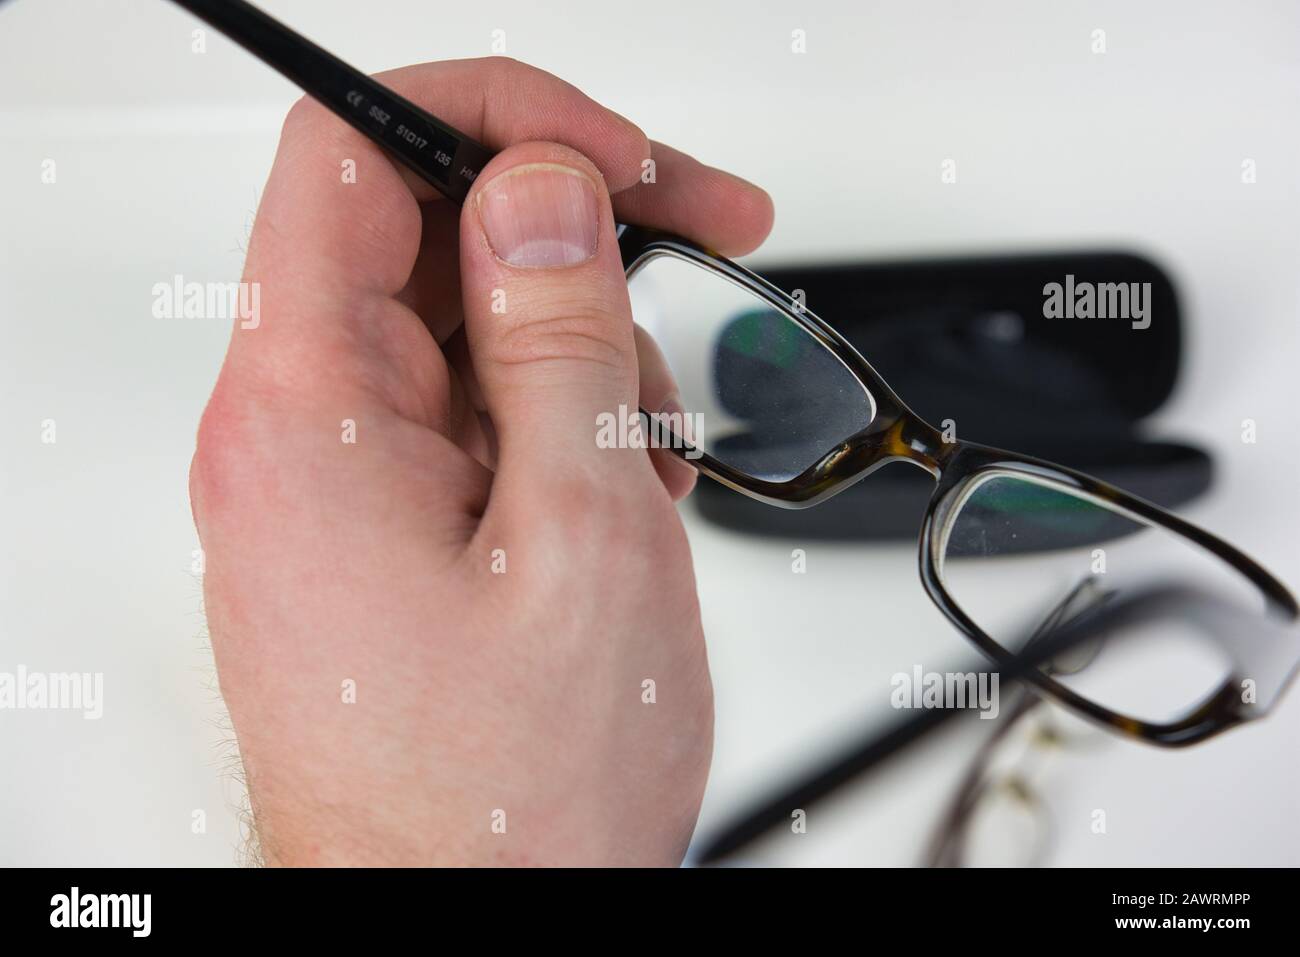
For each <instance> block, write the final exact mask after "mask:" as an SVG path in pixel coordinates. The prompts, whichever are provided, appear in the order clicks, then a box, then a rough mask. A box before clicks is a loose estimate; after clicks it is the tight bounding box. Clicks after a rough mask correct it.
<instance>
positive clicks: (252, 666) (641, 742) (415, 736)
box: [191, 59, 772, 865]
mask: <svg viewBox="0 0 1300 957" xmlns="http://www.w3.org/2000/svg"><path fill="white" fill-rule="evenodd" d="M379 79H380V80H381V82H383V83H385V84H387V85H388V86H390V87H391V88H393V89H394V90H396V91H397V92H398V93H400V94H402V95H403V96H406V97H407V98H408V99H411V100H413V101H414V102H416V103H417V104H419V105H421V106H423V107H425V108H427V109H429V110H430V111H431V112H433V113H434V114H436V115H438V116H440V117H442V118H443V119H445V120H446V121H447V122H449V123H451V124H452V125H454V126H456V127H457V128H459V129H460V130H462V131H463V132H464V133H466V134H467V135H469V136H471V137H474V138H475V139H478V140H480V141H481V142H484V143H485V144H487V145H488V146H489V147H491V148H493V149H497V150H501V151H502V152H501V153H500V155H498V156H497V157H496V158H495V159H494V160H493V161H492V162H491V163H490V164H489V165H488V166H487V168H486V169H484V170H483V172H482V173H481V174H480V176H479V178H478V181H477V183H476V184H475V188H474V190H473V192H472V193H471V194H470V196H469V198H468V200H467V202H466V204H465V206H464V209H463V212H462V210H461V209H459V208H458V207H456V206H455V205H454V204H453V203H450V202H448V201H446V200H443V199H440V198H439V197H437V196H436V194H434V192H433V191H432V190H431V189H430V188H429V187H428V186H427V185H426V184H423V183H421V182H419V181H417V180H416V179H415V178H414V177H413V176H410V175H409V174H407V173H405V171H400V172H399V170H398V169H397V168H396V167H394V165H393V164H392V163H391V162H390V161H389V160H388V159H387V158H386V157H385V156H384V154H383V153H382V152H381V151H380V150H379V149H378V148H377V147H376V146H375V145H373V144H372V143H371V142H369V141H368V140H366V139H365V138H364V137H362V136H361V135H360V134H358V133H356V132H355V131H353V130H352V129H350V128H349V127H347V126H346V125H345V124H344V123H343V122H342V121H341V120H338V119H336V118H335V117H334V116H333V115H331V114H329V113H328V112H327V111H326V110H325V109H324V108H322V107H320V106H319V105H317V104H315V103H314V102H311V101H303V102H302V103H300V104H299V105H297V106H295V108H294V109H293V111H292V112H291V114H290V116H289V118H288V119H287V121H286V123H285V128H284V132H283V136H282V139H281V143H280V148H279V151H278V154H277V156H276V160H275V165H274V168H273V170H272V173H271V176H270V180H269V182H268V184H267V187H266V190H265V192H264V195H263V199H262V203H261V207H260V209H259V211H258V215H257V219H256V223H255V227H254V230H253V235H252V237H251V240H250V245H249V252H248V260H247V265H246V270H245V276H244V278H245V281H247V282H256V283H259V284H260V295H261V298H260V312H261V315H260V321H259V323H258V324H257V327H256V328H249V329H245V328H240V327H239V324H236V328H235V331H234V334H233V336H232V339H231V343H230V348H229V351H228V353H227V356H226V360H225V364H224V366H223V368H222V370H221V375H220V377H219V379H218V382H217V384H216V387H215V389H214V391H213V395H212V398H211V400H210V402H209V404H208V407H207V410H206V412H205V413H204V416H203V421H202V424H201V426H200V429H199V438H198V448H197V451H196V454H195V457H194V463H193V467H192V471H191V497H192V502H193V507H194V514H195V520H196V523H197V525H198V529H199V533H200V538H201V541H202V544H203V547H204V550H205V554H206V574H205V582H204V591H205V599H206V611H207V616H208V622H209V628H210V632H211V636H212V644H213V650H214V653H215V657H216V663H217V669H218V675H219V677H220V682H221V690H222V694H223V696H224V697H225V701H226V704H227V706H228V707H229V709H230V714H231V718H232V720H233V723H234V728H235V731H236V734H237V737H238V741H239V747H240V752H241V756H242V758H243V761H244V767H245V772H246V776H247V783H248V787H249V792H250V799H251V802H252V807H253V811H254V814H255V817H256V821H257V828H258V833H259V838H260V843H261V850H262V854H263V856H264V857H265V859H266V860H267V861H268V862H270V863H280V864H374V863H381V864H382V863H391V864H492V863H500V864H664V865H674V864H677V863H679V862H680V860H681V858H682V855H683V853H684V850H685V848H686V845H687V842H688V840H689V838H690V836H691V832H692V830H693V828H694V825H695V820H696V816H697V814H698V810H699V803H700V799H701V795H702V792H703V789H704V784H705V780H706V777H707V772H708V766H709V760H710V756H711V750H712V720H713V702H712V691H711V686H710V681H709V674H708V666H707V662H706V657H705V648H704V640H703V634H702V631H701V627H700V619H699V609H698V605H697V599H696V594H695V582H694V575H693V572H692V569H691V561H690V554H689V551H688V548H687V542H686V538H685V535H684V532H683V530H682V527H681V524H680V522H679V520H678V517H677V514H676V510H675V508H674V506H673V500H674V498H677V497H680V496H681V495H684V494H685V493H686V492H687V491H689V489H690V487H691V485H692V483H693V481H694V472H693V470H692V469H691V468H690V467H689V466H687V465H685V464H683V463H681V462H679V461H677V460H675V459H673V458H672V457H671V456H670V454H669V453H667V452H666V451H662V450H660V451H654V452H650V453H647V452H645V451H643V450H636V449H621V450H620V449H601V448H598V447H597V445H596V442H595V435H596V421H597V420H596V417H597V415H598V414H599V413H602V412H614V411H616V410H617V409H618V407H619V406H620V405H625V406H627V407H628V408H635V407H636V405H637V404H638V403H639V404H640V405H641V406H642V407H644V408H647V409H650V410H656V409H660V408H662V407H663V406H664V404H665V402H666V401H668V400H669V399H670V398H671V397H672V394H673V392H674V386H673V383H672V379H671V376H670V375H669V373H668V371H667V369H666V368H665V367H664V364H663V362H662V359H661V358H660V357H659V356H658V354H657V352H656V351H655V349H654V347H653V344H652V343H650V342H649V340H648V339H646V338H645V337H644V336H643V335H642V334H641V333H640V332H639V331H636V332H634V327H633V323H632V319H631V311H630V307H629V304H628V296H627V288H626V283H625V281H624V277H623V269H622V266H621V263H620V260H619V253H618V248H617V244H616V240H615V236H614V222H615V219H616V218H617V219H618V220H619V221H624V222H636V223H639V224H642V225H647V226H656V227H659V228H663V229H667V230H670V231H673V232H677V233H681V234H683V235H686V236H689V237H691V238H693V239H696V240H697V241H699V242H701V243H703V244H705V245H708V246H710V247H712V248H714V249H717V250H718V251H720V252H723V253H730V254H739V253H743V252H746V251H748V250H750V249H752V248H753V247H755V246H757V245H758V243H759V242H761V241H762V239H763V237H764V236H765V235H766V233H767V231H768V229H769V228H770V225H771V217H772V211H771V204H770V201H769V200H768V198H767V196H766V194H764V193H763V192H762V191H761V190H758V189H757V188H756V187H753V186H750V185H749V184H747V183H744V182H743V181H740V180H737V179H735V178H734V177H731V176H729V175H727V174H725V173H721V172H719V171H717V170H713V169H710V168H708V167H704V166H702V165H700V164H698V163H696V162H695V161H694V160H692V159H690V158H688V157H686V156H684V155H682V154H680V153H677V152H675V151H673V150H670V149H668V148H667V147H664V146H662V145H660V144H658V143H654V144H652V143H650V142H649V141H648V140H647V139H646V137H645V135H644V134H643V133H642V132H641V131H640V130H639V129H637V128H636V127H635V126H633V125H632V124H631V123H629V122H628V121H626V120H624V119H622V118H621V117H619V116H617V115H616V114H613V113H611V112H609V111H607V110H605V109H603V108H601V107H600V106H598V105H596V104H595V103H593V102H592V101H590V100H588V99H587V98H586V97H584V96H583V95H582V94H581V93H579V92H578V91H577V90H575V89H574V88H572V87H570V86H568V85H567V84H564V83H562V82H561V81H559V80H557V79H555V78H554V77H552V76H550V75H548V74H545V73H542V72H540V71H537V70H534V69H531V68H529V67H526V66H524V65H522V64H518V63H515V62H513V61H508V60H499V59H492V60H474V61H457V62H444V63H432V64H425V65H421V66H415V67H409V68H405V69H402V70H397V71H394V72H391V73H388V74H384V75H382V76H381V77H380V78H379ZM647 158H653V159H654V160H655V164H656V182H655V183H653V184H647V183H642V182H641V181H640V176H641V172H642V162H643V160H645V159H647ZM347 160H351V161H353V162H354V163H355V171H356V174H355V182H346V181H345V179H346V177H344V176H342V175H341V171H342V170H343V168H344V164H345V161H347ZM611 194H612V209H611V199H610V196H611ZM457 245H459V254H457ZM502 296H504V298H502ZM494 303H496V304H497V305H498V309H499V308H500V305H501V304H502V303H504V306H505V310H504V312H499V311H494V309H493V306H494ZM348 423H351V424H352V425H351V427H349V425H348ZM349 438H352V439H354V441H348V439H349ZM502 571H503V573H500V572H502ZM646 679H649V680H652V681H654V682H655V685H654V688H655V699H656V700H655V703H653V704H649V703H645V702H644V701H643V681H645V680H646ZM350 698H354V700H349V699H350ZM503 825H504V833H501V831H502V826H503Z"/></svg>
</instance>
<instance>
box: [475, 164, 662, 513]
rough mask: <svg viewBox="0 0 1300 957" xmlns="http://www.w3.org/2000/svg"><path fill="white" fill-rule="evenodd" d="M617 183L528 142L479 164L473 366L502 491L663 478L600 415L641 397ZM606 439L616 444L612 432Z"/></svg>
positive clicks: (579, 490) (582, 490) (631, 408)
mask: <svg viewBox="0 0 1300 957" xmlns="http://www.w3.org/2000/svg"><path fill="white" fill-rule="evenodd" d="M614 229H615V227H614V219H613V214H612V212H611V210H610V201H609V194H608V191H607V190H606V187H605V183H604V180H603V179H602V178H601V175H600V173H599V172H597V170H596V168H595V166H593V165H592V163H591V162H590V161H589V160H587V159H586V157H584V156H582V155H581V154H579V153H576V152H574V151H573V150H571V149H568V148H567V147H563V146H558V145H555V144H551V143H523V144H519V145H517V146H512V147H510V148H509V149H507V150H506V151H505V152H503V153H501V154H500V155H498V156H497V157H495V158H494V159H493V160H492V162H491V163H489V164H488V166H487V167H486V168H485V169H484V170H483V172H482V173H481V174H480V175H479V178H478V181H477V182H476V183H475V186H474V189H473V190H472V191H471V193H470V195H469V197H468V199H467V201H466V204H465V209H464V212H463V213H462V215H461V231H460V249H461V253H460V255H461V290H462V296H463V300H464V303H463V305H464V313H465V334H466V338H467V341H468V343H469V347H470V354H471V357H472V361H473V366H474V372H475V375H476V377H477V378H478V380H479V385H480V387H481V389H482V393H483V400H484V403H485V405H486V407H487V411H488V414H489V415H490V416H491V417H492V422H493V425H494V426H495V428H496V433H497V440H498V458H497V462H498V466H497V478H496V480H495V482H494V492H493V495H494V497H495V496H496V494H497V493H498V492H503V493H505V494H506V495H507V496H510V495H511V487H512V486H519V487H523V488H528V489H531V490H534V491H536V490H540V488H541V487H543V486H546V485H552V486H558V487H556V488H555V489H554V490H555V491H556V492H557V493H558V494H562V495H573V494H575V493H576V494H587V493H589V492H591V491H593V490H594V487H596V486H599V487H604V488H611V487H615V486H621V487H622V489H623V490H624V491H632V490H633V489H628V488H627V486H628V485H629V483H631V484H632V485H634V487H635V489H636V490H644V486H643V485H642V483H643V482H649V481H651V480H654V476H655V473H654V469H653V467H652V465H651V464H650V460H649V458H648V456H647V455H646V453H645V452H644V451H642V450H640V449H638V448H623V449H611V448H601V447H600V445H598V443H597V433H598V428H597V426H598V422H600V421H602V420H605V421H607V417H608V416H610V415H619V414H620V411H621V412H622V414H625V415H626V414H629V413H630V414H635V413H636V410H637V355H636V345H635V339H634V336H633V323H632V309H631V305H630V304H629V302H628V292H627V281H626V279H625V277H624V271H623V263H622V258H621V256H620V254H619V249H618V241H617V237H616V236H615V232H614ZM603 444H605V445H608V444H609V443H608V442H606V443H603Z"/></svg>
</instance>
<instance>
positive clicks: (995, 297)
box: [691, 252, 1211, 540]
mask: <svg viewBox="0 0 1300 957" xmlns="http://www.w3.org/2000/svg"><path fill="white" fill-rule="evenodd" d="M758 272H759V273H760V274H761V275H763V276H764V277H765V278H767V279H769V280H770V281H771V282H773V283H774V284H775V285H777V286H778V287H780V288H782V289H785V290H787V291H789V292H792V293H795V294H796V295H797V293H796V290H802V291H803V292H804V294H805V296H806V305H807V307H808V308H809V309H811V310H812V311H813V312H815V313H816V314H817V315H819V316H821V317H822V318H823V319H825V320H826V321H827V322H829V323H831V324H832V325H833V326H835V328H836V329H838V330H839V332H840V333H841V334H842V335H844V336H845V337H846V338H847V339H848V340H849V341H850V342H851V343H852V344H853V345H854V346H855V347H856V348H857V349H858V351H859V352H861V353H862V355H863V356H864V357H865V358H866V359H867V361H868V362H870V363H871V364H872V365H873V366H874V367H875V368H876V370H877V371H878V372H879V373H880V374H881V375H882V376H883V377H884V378H885V380H886V381H887V382H888V383H889V384H890V385H891V386H892V387H893V388H894V391H895V392H897V393H898V395H899V396H900V397H901V398H902V399H903V401H904V402H906V403H907V404H908V405H909V406H910V407H911V408H912V409H913V410H914V411H915V412H916V413H917V414H918V415H920V416H921V417H922V418H924V419H926V420H927V421H928V422H930V424H931V425H934V426H935V427H936V428H939V429H944V428H948V427H950V428H951V429H952V430H953V431H955V435H956V437H958V438H961V439H967V440H970V441H973V442H979V443H983V444H985V445H992V446H995V447H999V448H1004V449H1008V450H1012V451H1016V452H1023V453H1027V454H1029V455H1033V456H1036V457H1039V458H1043V459H1047V460H1049V461H1052V462H1057V463H1059V464H1061V465H1066V466H1069V467H1071V468H1075V469H1078V470H1079V471H1082V472H1087V473H1089V474H1091V475H1095V476H1097V477H1098V478H1101V479H1103V480H1105V481H1108V482H1111V483H1113V484H1115V485H1118V486H1120V487H1121V488H1124V489H1126V490H1127V491H1130V492H1132V493H1134V494H1136V495H1138V496H1140V497H1142V498H1146V499H1150V500H1151V501H1153V502H1155V503H1156V504H1158V505H1163V506H1166V507H1172V506H1177V505H1180V504H1182V503H1185V502H1187V501H1189V500H1191V499H1193V498H1195V497H1196V496H1198V495H1200V494H1201V493H1202V492H1204V491H1205V490H1206V489H1207V488H1209V485H1210V481H1211V461H1210V457H1209V456H1208V455H1207V454H1206V453H1205V452H1204V451H1203V450H1201V449H1199V448H1195V447H1193V446H1191V445H1188V444H1186V443H1182V442H1177V441H1170V440H1165V439H1152V438H1149V437H1147V436H1146V434H1145V430H1144V429H1143V425H1142V422H1143V420H1144V419H1145V418H1146V417H1147V416H1149V415H1150V414H1151V413H1153V412H1155V411H1156V410H1157V409H1159V408H1160V407H1161V405H1163V404H1164V402H1165V401H1166V400H1167V399H1168V398H1169V396H1170V394H1171V393H1172V392H1173V389H1174V386H1175V384H1176V382H1177V378H1178V370H1179V365H1180V360H1181V355H1180V350H1181V346H1182V330H1181V315H1180V312H1179V308H1178V297H1177V295H1176V292H1175V290H1174V286H1173V283H1172V281H1171V280H1170V278H1169V277H1168V275H1166V274H1165V272H1164V271H1163V270H1161V269H1160V268H1159V267H1158V266H1157V265H1156V264H1155V263H1153V262H1151V261H1150V260H1149V259H1146V258H1143V257H1141V256H1137V255H1133V254H1130V253H1123V252H1090V253H1062V254H1053V255H1033V256H1012V257H1002V258H971V259H949V260H935V261H912V262H888V263H867V262H864V263H846V264H836V265H817V264H810V265H791V266H774V267H767V268H764V267H761V266H760V267H758ZM724 385H725V383H719V387H720V388H721V387H722V386H724ZM721 442H737V443H744V444H745V445H746V447H747V448H748V449H750V450H751V451H750V452H749V453H748V454H751V455H752V454H759V455H761V454H762V445H763V437H762V435H761V433H760V432H757V431H756V432H755V433H752V434H737V435H734V436H728V437H727V438H726V439H723V440H721ZM720 444H721V443H720ZM779 452H780V450H779V449H774V450H773V455H777V454H779ZM933 489H934V481H933V479H931V478H930V477H929V476H927V475H926V474H924V473H923V472H921V471H919V470H917V469H915V468H908V467H905V466H903V465H894V466H890V467H887V468H883V469H880V470H879V471H877V472H875V473H873V474H872V475H870V476H869V477H868V478H866V479H864V480H863V481H862V482H859V483H858V484H856V485H854V486H852V487H851V488H849V489H847V490H845V491H844V492H842V493H841V494H839V495H837V496H835V497H834V498H832V499H830V500H829V501H826V502H824V503H822V504H821V505H818V506H817V507H815V508H809V509H799V510H786V509H779V508H773V507H771V506H770V505H766V504H763V503H760V502H756V501H754V500H752V499H750V498H747V497H746V496H744V495H741V494H740V493H738V492H734V491H731V490H730V489H728V488H726V487H725V486H723V485H721V484H719V483H716V482H707V481H702V482H700V483H698V485H697V486H696V490H695V492H694V494H693V495H692V496H691V499H692V500H693V501H694V503H695V507H696V508H697V509H698V511H699V512H700V514H701V515H703V516H704V517H705V518H707V519H709V520H710V521H713V522H716V523H717V524H719V525H723V526H726V527H728V528H733V529H737V530H741V531H747V532H754V533H758V534H764V535H780V536H789V537H798V538H803V539H810V538H811V539H823V540H824V539H839V540H855V539H876V540H881V539H884V540H891V539H898V540H902V539H913V538H915V537H916V534H917V530H918V528H919V526H920V521H921V517H922V515H923V513H924V511H925V506H926V502H927V501H928V499H929V497H930V494H931V492H932V491H933Z"/></svg>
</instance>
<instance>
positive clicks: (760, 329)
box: [721, 309, 811, 369]
mask: <svg viewBox="0 0 1300 957" xmlns="http://www.w3.org/2000/svg"><path fill="white" fill-rule="evenodd" d="M721 344H722V345H723V346H725V347H726V348H727V349H729V350H731V351H732V352H736V353H739V354H740V355H743V356H746V357H748V358H751V359H758V360H759V361H761V362H766V363H768V364H769V365H774V366H777V367H779V368H782V369H787V368H789V367H790V366H792V365H794V364H795V362H797V361H798V360H799V357H800V356H801V355H802V354H803V353H805V352H806V351H807V350H808V348H809V346H810V344H811V343H810V342H809V339H808V333H806V332H805V331H804V330H803V329H801V328H800V327H799V326H798V325H796V324H795V323H794V322H793V321H791V320H790V319H789V318H788V317H786V316H784V315H782V314H781V313H779V312H777V311H776V310H774V309H755V310H753V311H751V312H746V313H742V314H741V315H739V316H737V317H736V318H735V319H732V320H731V322H729V323H727V327H726V329H725V330H723V333H722V337H721Z"/></svg>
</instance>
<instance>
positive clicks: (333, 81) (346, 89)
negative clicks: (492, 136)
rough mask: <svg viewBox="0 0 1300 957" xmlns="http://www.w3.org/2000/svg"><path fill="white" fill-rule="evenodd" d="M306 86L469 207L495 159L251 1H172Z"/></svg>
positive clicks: (316, 96) (307, 91)
mask: <svg viewBox="0 0 1300 957" xmlns="http://www.w3.org/2000/svg"><path fill="white" fill-rule="evenodd" d="M172 2H173V3H175V4H176V5H177V6H180V7H183V8H184V9H186V10H188V11H190V12H191V13H193V14H195V15H196V16H198V17H199V18H200V19H202V20H204V21H205V22H207V23H208V24H209V25H211V26H212V27H213V28H214V29H216V30H219V31H220V32H221V33H223V34H225V35H226V36H227V37H229V38H230V39H231V40H234V41H235V42H236V43H238V44H239V45H240V46H242V47H243V48H244V49H246V50H247V51H248V52H249V53H252V54H253V55H254V56H256V57H257V58H258V59H260V60H262V61H263V62H264V63H266V64H268V65H269V66H271V67H274V68H275V69H276V70H278V71H279V72H280V73H282V74H283V75H284V76H285V77H286V78H288V79H289V80H291V81H293V82H294V83H295V84H297V85H298V86H299V87H301V88H302V89H303V90H304V91H305V92H306V93H307V94H309V95H310V96H311V97H312V98H313V99H315V100H317V101H319V102H320V103H321V104H322V105H323V106H325V107H326V108H328V109H329V110H331V111H332V112H334V113H335V114H336V115H338V116H339V117H340V118H342V119H343V120H345V121H346V122H347V123H349V124H350V125H351V126H353V127H354V128H355V129H357V130H358V131H359V132H361V133H362V134H364V135H365V136H367V137H369V138H370V139H371V140H373V141H374V142H376V143H378V144H379V145H380V146H382V147H384V148H385V149H386V150H388V151H389V152H390V153H391V154H392V155H393V156H395V157H396V158H397V159H399V160H401V161H402V163H403V164H405V165H406V166H408V167H409V168H410V169H411V170H413V171H414V172H415V173H416V174H417V175H419V176H420V177H421V178H422V179H424V180H426V181H427V182H428V183H429V184H430V185H431V186H433V188H434V189H436V190H438V192H440V193H442V194H443V195H444V196H446V197H447V198H448V199H452V200H455V201H456V202H458V203H459V202H463V201H464V199H465V196H466V194H467V193H468V192H469V189H470V187H471V186H472V185H473V183H474V180H475V178H476V177H477V176H478V174H479V173H480V172H481V171H482V169H483V167H484V166H486V165H487V163H488V160H490V159H491V158H492V156H493V153H492V152H491V151H490V150H489V149H488V148H487V147H485V146H484V145H483V144H481V143H478V142H476V141H474V140H472V139H470V138H469V137H468V136H466V135H465V134H463V133H461V132H460V131H458V130H456V129H454V128H453V127H451V126H448V125H447V124H446V123H443V122H442V121H441V120H439V119H438V118H437V117H435V116H433V115H431V114H430V113H428V112H426V111H425V110H422V109H420V107H418V106H416V105H415V104H414V103H412V102H411V101H410V100H407V99H405V98H403V97H401V96H398V95H397V94H396V93H394V92H392V91H391V90H389V89H388V88H387V87H385V86H383V85H382V84H381V83H377V82H376V81H374V80H372V79H371V78H370V77H368V76H366V75H365V74H364V73H362V72H360V71H359V70H356V69H354V68H353V67H350V66H348V64H346V63H344V62H343V61H342V60H340V59H339V58H338V57H336V56H334V55H333V54H331V53H329V52H327V51H325V50H323V49H321V48H320V47H318V46H317V45H316V44H314V43H312V42H311V41H310V40H308V39H307V38H306V37H303V36H302V35H300V34H298V33H295V32H294V31H293V30H290V29H289V28H288V27H286V26H285V25H284V24H282V23H280V22H279V21H278V20H276V19H274V18H273V17H270V16H268V15H267V14H265V13H263V12H262V11H261V10H259V9H257V8H256V7H254V6H253V5H252V4H250V3H246V2H245V0H172Z"/></svg>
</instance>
